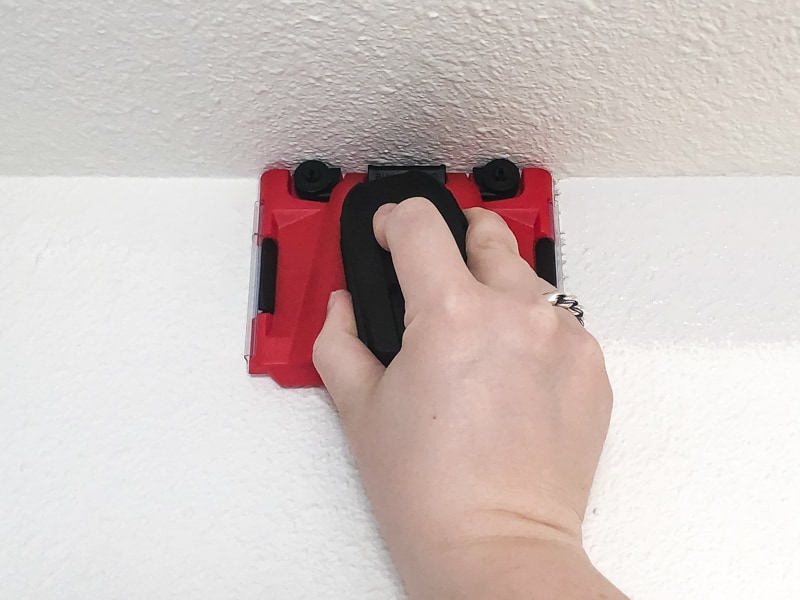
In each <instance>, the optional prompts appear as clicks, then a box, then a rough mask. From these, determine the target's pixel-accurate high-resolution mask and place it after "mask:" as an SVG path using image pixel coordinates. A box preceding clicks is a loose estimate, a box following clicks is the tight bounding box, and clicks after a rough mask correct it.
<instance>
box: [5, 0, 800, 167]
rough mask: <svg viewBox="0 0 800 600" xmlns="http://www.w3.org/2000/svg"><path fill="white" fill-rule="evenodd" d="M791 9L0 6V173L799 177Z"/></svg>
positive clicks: (280, 2)
mask: <svg viewBox="0 0 800 600" xmlns="http://www.w3.org/2000/svg"><path fill="white" fill-rule="evenodd" d="M799 32H800V5H798V3H797V2H794V1H793V0H724V1H720V0H673V1H671V2H655V1H648V2H629V1H627V0H607V1H604V2H599V1H597V0H580V1H579V0H568V1H565V0H538V1H536V2H522V1H519V0H493V1H492V2H489V1H487V0H477V1H455V2H454V1H452V0H427V1H426V2H424V3H413V2H400V1H398V0H381V1H378V0H365V1H361V2H354V1H352V0H348V1H345V2H326V1H324V0H273V1H272V2H267V3H264V2H256V1H254V0H243V1H241V2H237V3H235V4H233V5H232V4H230V3H225V2H214V1H212V0H196V1H193V2H189V1H187V0H169V1H163V0H140V1H139V2H136V3H122V4H121V3H119V2H114V1H112V0H68V1H64V2H46V1H44V0H3V1H2V2H0V90H2V92H0V140H2V144H0V173H4V174H46V175H52V174H62V175H75V174H117V175H120V174H122V175H135V176H141V175H181V176H185V175H192V174H195V175H201V176H208V175H217V176H221V175H226V176H227V175H236V176H238V175H247V176H255V175H257V174H258V172H259V171H260V170H261V168H262V167H263V166H265V165H274V164H278V163H283V164H294V163H296V162H297V161H299V160H301V159H303V158H308V157H315V156H316V157H320V158H324V159H329V160H332V161H334V162H336V163H339V164H342V165H344V166H345V167H349V168H354V167H357V168H363V167H364V165H365V164H366V163H367V162H368V161H381V160H384V161H388V160H408V159H414V160H418V161H446V162H448V163H450V165H451V166H453V167H471V166H473V165H474V164H475V163H476V161H479V160H481V159H485V158H488V157H493V156H495V155H510V156H511V157H513V158H515V159H517V160H519V161H521V162H523V163H526V164H533V163H536V164H542V165H544V166H546V167H548V168H550V169H551V170H553V171H554V172H555V174H556V175H559V176H565V175H602V176H614V175H659V174H672V175H676V174H698V175H710V174H734V173H741V174H798V166H797V160H796V158H797V157H798V156H800V120H798V119H797V118H796V117H797V106H798V105H800V77H798V69H797V65H798V62H799V61H800V34H799Z"/></svg>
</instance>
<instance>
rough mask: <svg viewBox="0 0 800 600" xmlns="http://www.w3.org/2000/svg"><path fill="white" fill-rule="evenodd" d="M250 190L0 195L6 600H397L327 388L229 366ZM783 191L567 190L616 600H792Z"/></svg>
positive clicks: (791, 216) (598, 503) (571, 271)
mask: <svg viewBox="0 0 800 600" xmlns="http://www.w3.org/2000/svg"><path fill="white" fill-rule="evenodd" d="M255 192H256V183H255V181H252V180H125V179H117V180H104V179H62V180H59V179H50V180H42V179H25V178H19V179H13V178H12V179H8V178H7V179H0V281H1V282H2V285H1V286H0V365H2V367H1V368H2V377H0V598H31V599H37V600H39V599H72V598H75V599H83V598H120V599H134V598H186V599H188V598H191V599H193V600H194V599H198V598H208V599H211V600H217V599H219V598H240V599H248V598H254V599H255V598H274V599H276V600H283V599H287V600H296V599H301V598H318V599H323V600H324V599H331V600H341V599H342V598H370V599H372V598H374V599H380V600H386V599H391V598H398V599H399V598H401V597H402V596H401V594H400V592H399V590H398V588H397V583H396V581H395V578H394V575H393V572H392V570H391V568H390V566H389V563H388V561H387V557H386V556H385V554H384V551H383V549H382V546H381V543H380V540H379V538H378V537H377V535H376V533H375V528H374V524H373V521H372V518H371V516H370V513H369V510H368V508H367V505H366V503H365V500H364V498H363V495H362V491H361V488H360V484H359V482H358V479H357V477H356V474H355V472H354V470H353V467H352V464H351V462H350V459H349V456H348V453H347V450H346V445H345V443H344V440H343V438H342V435H341V433H340V431H339V428H338V426H337V422H336V419H335V416H334V413H333V411H332V410H331V408H330V406H329V404H328V402H327V401H326V397H325V395H324V393H323V392H321V391H319V390H281V389H279V388H277V387H276V386H275V385H274V384H273V383H272V382H271V381H270V380H268V379H251V378H249V377H248V376H247V375H246V374H245V364H244V361H243V359H242V352H241V349H242V346H243V339H244V323H245V313H246V302H247V280H248V274H249V273H248V272H249V264H248V263H249V259H250V231H251V226H252V203H253V201H254V199H255ZM798 194H800V179H750V180H747V179H742V180H736V179H733V180H717V179H664V180H657V181H654V180H633V181H630V180H628V181H620V180H567V181H564V182H562V183H561V185H560V203H561V209H562V212H561V224H562V228H563V229H564V231H565V236H564V241H565V246H564V251H565V271H566V273H567V281H566V287H567V288H568V289H570V290H572V291H574V292H575V293H576V294H579V295H580V296H581V298H582V299H583V300H584V303H585V304H586V307H587V310H588V315H589V320H588V325H589V327H590V328H591V329H592V330H593V331H594V332H595V333H596V334H597V335H598V337H599V338H600V339H601V341H602V342H603V343H604V345H605V347H606V349H607V360H608V364H609V369H610V372H611V377H612V381H613V383H614V386H615V389H616V408H615V413H614V418H613V422H612V427H611V432H610V437H609V442H608V445H607V448H606V452H605V454H604V458H603V461H602V463H601V468H600V472H599V475H598V480H597V484H596V486H595V490H594V494H593V498H592V501H591V504H590V509H589V513H588V520H587V527H586V533H587V541H588V545H589V549H590V552H591V554H592V556H593V558H594V559H595V560H596V561H597V563H598V564H599V565H600V567H601V568H602V569H604V570H605V571H606V572H607V573H608V574H609V575H610V576H611V577H612V578H613V579H614V580H615V581H616V582H618V583H619V585H621V586H622V587H623V588H624V589H625V590H626V591H628V592H629V593H630V594H632V596H633V598H642V599H644V598H648V599H655V600H673V599H674V598H703V599H708V600H713V599H720V600H723V599H724V600H732V599H742V600H745V599H747V600H749V599H752V598H770V599H776V600H784V599H785V600H790V599H796V598H798V597H800V574H798V571H797V569H796V564H795V563H796V560H795V558H796V556H797V548H798V547H800V522H799V521H798V520H797V519H796V516H795V511H796V507H797V505H798V502H800V458H798V457H800V436H798V427H799V426H798V422H800V402H798V389H800V373H799V372H798V370H797V365H798V364H800V299H799V298H800V260H799V259H798V257H797V254H796V250H797V248H796V241H795V240H796V232H797V230H798V229H799V228H800V215H798V212H797V211H796V210H795V207H796V198H797V196H798Z"/></svg>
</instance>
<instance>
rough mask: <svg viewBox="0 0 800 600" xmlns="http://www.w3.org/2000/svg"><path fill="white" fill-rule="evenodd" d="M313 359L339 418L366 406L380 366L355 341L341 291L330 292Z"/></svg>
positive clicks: (349, 306) (353, 323)
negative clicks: (326, 312) (326, 311)
mask: <svg viewBox="0 0 800 600" xmlns="http://www.w3.org/2000/svg"><path fill="white" fill-rule="evenodd" d="M313 359H314V366H315V367H316V368H317V371H318V372H319V374H320V377H322V381H323V383H324V384H325V387H326V388H328V392H330V394H331V397H332V398H333V402H334V403H335V404H336V408H337V410H338V411H339V414H340V415H341V416H342V418H347V415H349V414H351V413H352V412H354V411H358V410H359V409H360V407H361V406H363V405H364V403H366V402H367V400H368V399H369V397H370V395H371V394H372V391H373V390H374V389H375V386H376V385H377V383H378V380H379V379H380V378H381V375H383V371H384V367H383V365H382V364H381V363H380V361H379V360H378V359H377V358H375V355H374V354H372V352H370V351H369V349H368V348H367V347H366V346H365V345H364V344H363V343H362V342H361V340H359V339H358V334H357V332H356V320H355V316H354V315H353V301H352V300H351V298H350V294H349V293H347V292H346V291H344V290H339V291H336V292H333V293H332V294H331V296H330V299H329V300H328V315H327V317H326V318H325V324H324V325H323V326H322V331H320V333H319V336H318V337H317V340H316V342H314V354H313Z"/></svg>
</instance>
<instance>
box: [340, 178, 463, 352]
mask: <svg viewBox="0 0 800 600" xmlns="http://www.w3.org/2000/svg"><path fill="white" fill-rule="evenodd" d="M415 196H422V197H424V198H427V199H428V200H430V201H431V202H432V203H433V205H434V206H435V207H436V208H437V209H438V210H439V212H440V213H441V215H442V217H443V218H444V220H445V222H446V223H447V225H448V227H450V231H451V232H452V233H453V237H454V238H455V242H456V244H457V245H458V248H459V250H460V252H461V256H462V257H463V258H464V260H465V261H466V259H467V249H466V241H467V218H466V217H465V216H464V213H463V211H462V210H461V207H459V206H458V202H456V199H455V197H453V194H451V193H450V191H449V190H448V189H447V188H446V187H445V186H444V185H442V184H441V183H439V182H438V181H437V180H436V179H434V178H433V177H432V176H430V175H428V174H426V173H425V172H423V171H408V172H406V173H403V174H400V175H393V176H390V177H383V178H379V179H375V180H374V181H370V182H367V183H361V184H359V185H357V186H355V187H354V188H353V189H352V190H351V191H350V193H349V194H348V195H347V197H346V198H345V200H344V204H343V205H342V215H341V222H340V227H341V250H342V263H343V266H344V274H345V280H346V282H347V289H348V290H349V291H350V294H351V295H352V297H353V310H354V312H355V317H356V327H357V329H358V337H359V338H360V339H361V341H362V342H364V344H366V346H367V347H368V348H369V349H370V350H372V352H373V354H375V356H377V357H378V360H380V361H381V362H382V363H383V364H384V365H388V364H389V363H390V362H391V361H392V359H393V358H394V357H395V355H397V353H398V352H399V351H400V347H401V345H402V341H403V332H404V330H405V324H404V321H403V318H404V316H405V300H404V298H403V293H402V291H401V290H400V284H399V282H398V281H397V273H396V272H395V270H394V265H393V264H392V259H391V255H390V254H389V253H388V252H386V251H385V250H384V249H383V248H381V247H380V245H379V244H378V242H377V241H376V240H375V234H374V231H373V228H372V216H373V215H374V214H375V211H377V210H378V208H380V207H381V206H382V205H384V204H388V203H391V202H393V203H398V202H402V201H404V200H406V199H408V198H413V197H415Z"/></svg>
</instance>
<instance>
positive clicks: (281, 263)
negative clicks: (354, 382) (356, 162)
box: [245, 159, 558, 387]
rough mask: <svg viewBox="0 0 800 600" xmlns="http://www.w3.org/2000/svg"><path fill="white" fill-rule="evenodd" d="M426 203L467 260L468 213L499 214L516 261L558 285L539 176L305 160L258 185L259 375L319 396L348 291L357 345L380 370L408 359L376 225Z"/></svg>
mask: <svg viewBox="0 0 800 600" xmlns="http://www.w3.org/2000/svg"><path fill="white" fill-rule="evenodd" d="M413 196H423V197H427V198H428V199H429V200H431V201H432V202H433V204H434V205H435V206H436V207H437V208H438V209H439V212H440V213H441V214H442V216H443V218H444V219H445V222H446V223H447V224H448V226H449V227H450V230H451V232H452V233H453V237H454V239H455V241H456V243H457V245H458V247H459V249H460V251H461V254H462V256H463V257H464V258H465V259H466V248H465V240H466V227H467V223H466V218H465V217H464V214H463V212H462V209H466V208H470V207H475V206H481V207H484V208H487V209H489V210H492V211H494V212H496V213H497V214H498V215H500V216H501V217H502V218H503V219H504V220H505V221H506V223H507V224H508V226H509V228H510V229H511V231H512V233H513V234H514V236H515V237H516V238H517V242H518V246H519V252H520V255H521V256H522V258H524V259H525V260H526V261H527V262H528V264H530V265H531V267H534V268H536V269H537V273H538V274H539V276H541V277H542V278H544V279H546V280H548V281H550V282H551V283H553V284H554V285H557V284H558V269H557V266H558V265H557V260H556V241H557V240H556V227H555V221H554V211H553V183H552V178H551V176H550V174H549V173H548V172H547V171H545V170H543V169H534V168H531V169H522V171H520V170H519V169H518V168H517V167H516V166H515V165H514V164H513V163H512V162H510V161H508V160H504V159H498V160H494V161H491V162H490V163H488V164H487V165H485V166H483V167H479V168H476V169H474V170H473V172H472V173H469V174H468V173H450V172H447V170H446V168H445V167H444V166H388V167H387V166H370V167H369V169H368V172H367V173H366V174H365V173H347V174H345V175H342V172H341V170H340V169H338V168H336V167H331V166H328V165H327V164H325V163H323V162H321V161H306V162H304V163H302V164H300V165H299V166H298V167H297V169H295V171H294V172H293V173H292V172H290V171H289V170H286V169H272V170H269V171H266V172H265V173H264V174H263V175H262V177H261V185H260V197H259V201H258V202H257V203H256V215H255V226H254V234H253V257H252V266H251V286H250V310H249V319H248V328H247V333H248V335H247V342H246V348H245V358H246V359H247V363H248V371H249V372H250V374H252V375H269V376H271V377H272V378H273V379H274V380H275V381H277V382H278V383H279V384H281V385H283V386H288V387H299V386H316V385H321V380H320V378H319V374H318V373H317V372H316V370H315V369H314V366H313V363H312V360H311V353H312V348H313V344H314V340H315V339H316V337H317V335H318V334H319V331H320V329H321V328H322V324H323V322H324V320H325V307H326V305H327V301H328V296H329V295H330V293H331V292H332V291H334V290H337V289H343V288H345V287H347V288H348V289H349V290H350V293H351V294H352V296H353V303H354V310H355V315H356V323H357V326H358V332H359V337H360V338H361V340H362V341H363V342H364V343H365V344H366V345H367V346H368V347H369V348H370V349H371V350H372V351H373V352H374V353H375V355H376V356H377V357H378V358H379V359H380V360H381V361H382V362H383V363H384V364H389V363H390V362H391V360H392V358H394V356H395V355H396V353H397V352H398V351H399V350H400V347H401V345H402V333H403V314H404V310H405V305H404V301H403V296H402V291H401V290H400V287H399V285H398V283H397V276H396V274H395V273H394V267H393V265H392V262H391V256H390V255H389V253H387V252H386V251H384V250H383V249H382V248H381V247H380V246H379V245H378V243H377V241H376V240H375V237H374V234H373V231H372V215H373V214H374V213H375V211H376V210H377V209H378V208H379V207H380V206H381V205H382V204H385V203H387V202H402V201H404V200H405V199H407V198H409V197H413Z"/></svg>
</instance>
